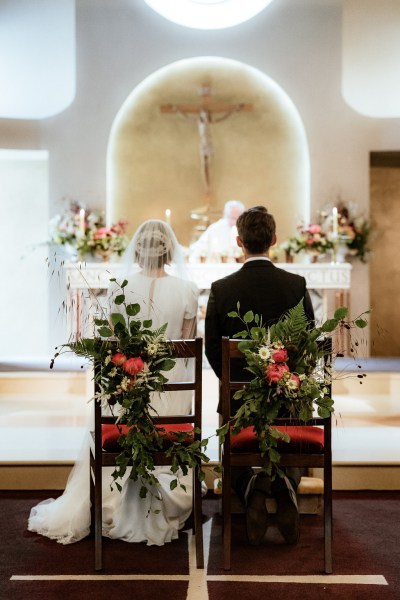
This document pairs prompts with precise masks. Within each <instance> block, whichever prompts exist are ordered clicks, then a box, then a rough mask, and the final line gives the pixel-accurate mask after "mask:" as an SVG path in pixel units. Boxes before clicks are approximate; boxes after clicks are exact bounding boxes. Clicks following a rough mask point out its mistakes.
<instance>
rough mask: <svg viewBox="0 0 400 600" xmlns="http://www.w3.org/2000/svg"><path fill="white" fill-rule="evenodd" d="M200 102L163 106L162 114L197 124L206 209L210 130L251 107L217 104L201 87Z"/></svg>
mask: <svg viewBox="0 0 400 600" xmlns="http://www.w3.org/2000/svg"><path fill="white" fill-rule="evenodd" d="M200 96H201V101H200V102H199V103H197V104H163V105H161V106H160V110H161V112H162V113H174V114H179V115H181V116H183V117H185V118H187V119H191V120H194V121H196V122H197V128H198V133H199V142H200V160H201V171H202V177H203V179H204V186H205V193H206V198H207V208H208V205H209V204H210V201H211V199H212V177H211V176H212V172H211V166H212V158H213V155H214V149H213V143H212V128H211V125H212V124H214V123H220V122H221V121H224V120H225V119H227V118H228V117H229V116H230V115H231V114H233V113H235V112H249V111H252V110H253V105H252V104H248V103H245V102H240V103H237V104H233V103H229V102H217V101H215V100H214V99H213V98H212V96H211V88H210V86H208V85H203V86H202V88H201V92H200Z"/></svg>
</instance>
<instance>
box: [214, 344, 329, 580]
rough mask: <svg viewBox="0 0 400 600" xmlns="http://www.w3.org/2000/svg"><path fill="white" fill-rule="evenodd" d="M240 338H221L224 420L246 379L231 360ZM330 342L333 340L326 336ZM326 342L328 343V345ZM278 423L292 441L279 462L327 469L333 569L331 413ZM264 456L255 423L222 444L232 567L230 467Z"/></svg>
mask: <svg viewBox="0 0 400 600" xmlns="http://www.w3.org/2000/svg"><path fill="white" fill-rule="evenodd" d="M238 343H239V340H232V339H229V338H227V337H224V338H222V379H221V387H220V394H221V405H222V424H224V423H227V422H228V421H229V419H230V417H231V397H232V392H234V391H236V390H238V389H241V388H242V387H243V385H244V384H243V382H237V381H232V380H231V375H230V368H231V360H232V359H238V358H243V354H242V353H241V352H240V351H239V349H238ZM324 344H329V346H328V349H329V350H330V352H331V340H330V339H329V340H324ZM326 347H327V346H326V345H325V348H326ZM276 426H277V427H279V428H281V429H284V430H285V431H287V433H288V434H289V436H290V438H291V441H290V442H289V443H286V442H281V443H279V444H278V451H279V452H280V453H281V461H280V466H282V467H307V468H323V472H324V564H325V573H332V450H331V417H329V418H326V419H323V418H320V417H315V418H313V419H312V421H308V422H307V423H305V422H304V421H300V420H298V419H293V418H286V419H285V418H278V419H276ZM262 465H263V459H262V457H261V455H260V451H259V448H258V439H257V437H256V435H255V433H254V430H253V428H252V427H248V428H246V429H244V430H242V431H241V432H240V433H239V434H238V435H237V436H232V435H230V433H229V432H228V434H227V436H226V438H225V442H224V444H223V448H222V467H223V475H222V513H223V564H224V569H225V570H230V568H231V513H232V510H231V493H232V492H231V468H232V467H257V466H258V467H261V466H262Z"/></svg>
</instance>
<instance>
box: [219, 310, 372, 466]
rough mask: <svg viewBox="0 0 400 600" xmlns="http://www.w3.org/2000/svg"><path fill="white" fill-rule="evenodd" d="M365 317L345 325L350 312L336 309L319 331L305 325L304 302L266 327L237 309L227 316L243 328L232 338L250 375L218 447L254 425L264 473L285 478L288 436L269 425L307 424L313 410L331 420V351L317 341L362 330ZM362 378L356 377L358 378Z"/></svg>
mask: <svg viewBox="0 0 400 600" xmlns="http://www.w3.org/2000/svg"><path fill="white" fill-rule="evenodd" d="M364 314H366V313H363V315H361V316H360V317H358V318H357V319H355V320H354V321H350V322H349V321H346V318H347V315H348V310H347V308H346V307H341V308H338V309H337V310H336V312H335V314H334V316H333V318H331V319H328V320H326V321H325V322H324V323H323V324H322V325H321V326H320V327H317V326H315V325H312V324H310V323H309V322H308V320H307V317H306V315H305V312H304V308H303V301H301V302H300V303H299V304H298V305H297V306H295V307H294V308H292V309H291V310H289V311H288V313H287V314H285V315H284V316H283V317H282V318H281V319H280V320H279V321H278V322H277V323H276V324H274V325H271V327H264V326H263V324H262V320H261V318H260V316H259V315H255V314H253V312H252V311H249V312H247V313H246V314H245V315H244V316H243V317H242V316H241V315H240V303H239V302H238V304H237V311H232V312H230V313H228V316H229V317H232V318H235V319H240V321H241V322H242V323H243V325H244V329H243V330H242V331H240V332H238V333H237V334H236V335H235V336H234V337H235V338H238V339H241V341H240V342H239V350H241V352H243V357H244V361H245V364H246V367H245V368H246V369H247V371H249V373H250V374H251V376H252V378H251V376H250V378H251V380H250V382H249V383H248V384H246V385H245V386H243V388H242V389H240V390H238V391H237V392H235V394H234V397H233V398H234V400H238V401H240V404H241V405H240V407H239V408H238V410H237V411H236V414H235V415H234V416H233V417H232V419H231V421H230V423H227V424H225V425H223V426H222V427H220V428H219V429H218V435H219V439H220V443H222V442H223V440H224V438H225V436H226V434H227V431H228V427H231V428H232V433H233V434H237V433H239V432H240V430H241V429H243V428H245V427H253V428H254V431H255V433H256V435H257V438H258V441H259V448H260V452H261V455H262V456H263V457H264V466H263V468H264V470H265V471H266V473H267V474H269V475H272V476H275V475H283V473H282V471H281V469H280V468H279V461H280V454H279V452H278V450H277V445H278V440H279V439H281V440H283V441H285V442H289V441H290V437H289V435H288V434H287V433H286V432H281V431H279V430H277V429H275V428H273V427H272V424H273V422H274V420H275V419H276V417H278V416H287V417H294V418H299V419H301V420H302V421H304V422H307V421H309V420H310V419H311V418H312V416H313V414H314V411H315V410H316V411H317V413H318V415H319V416H320V417H324V418H325V417H329V415H330V414H331V413H332V412H333V410H334V402H333V399H332V398H331V397H330V396H329V393H328V392H329V389H330V384H331V382H332V371H333V365H332V364H330V362H329V358H328V359H327V362H326V364H325V361H322V360H321V359H322V358H323V357H324V356H328V353H329V350H327V349H325V348H324V347H322V348H321V346H320V345H318V343H317V341H318V339H321V338H326V337H329V336H332V334H333V333H334V332H335V331H336V330H337V329H338V328H341V327H344V328H346V330H349V329H351V328H361V329H362V328H364V327H366V325H367V321H366V320H365V318H364ZM363 376H364V375H361V374H360V377H363Z"/></svg>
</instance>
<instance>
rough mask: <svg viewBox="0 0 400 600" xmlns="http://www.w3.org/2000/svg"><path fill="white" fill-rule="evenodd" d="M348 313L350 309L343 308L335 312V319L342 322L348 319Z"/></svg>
mask: <svg viewBox="0 0 400 600" xmlns="http://www.w3.org/2000/svg"><path fill="white" fill-rule="evenodd" d="M348 312H349V309H348V308H347V307H346V306H341V307H339V308H337V309H336V310H335V314H334V315H333V317H334V319H337V320H338V321H341V320H342V319H344V318H345V317H347V314H348Z"/></svg>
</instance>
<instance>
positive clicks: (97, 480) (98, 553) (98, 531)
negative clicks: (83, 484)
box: [94, 462, 103, 571]
mask: <svg viewBox="0 0 400 600" xmlns="http://www.w3.org/2000/svg"><path fill="white" fill-rule="evenodd" d="M101 469H102V465H101V464H100V465H99V464H98V462H96V463H95V465H94V514H95V517H94V563H95V564H94V568H95V570H96V571H101V569H102V568H103V547H102V544H103V538H102V533H103V532H102V521H103V518H102V503H103V498H102V481H101V475H102V473H101Z"/></svg>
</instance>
